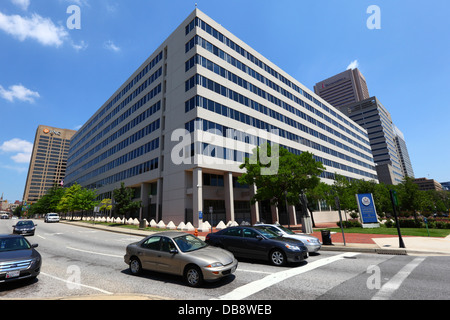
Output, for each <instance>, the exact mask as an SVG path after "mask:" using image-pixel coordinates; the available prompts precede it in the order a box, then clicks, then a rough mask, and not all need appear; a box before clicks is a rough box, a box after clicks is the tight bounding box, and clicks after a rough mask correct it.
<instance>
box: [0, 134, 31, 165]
mask: <svg viewBox="0 0 450 320" xmlns="http://www.w3.org/2000/svg"><path fill="white" fill-rule="evenodd" d="M0 151H1V152H3V153H14V155H13V156H11V159H12V160H13V161H14V162H16V163H29V162H30V159H31V153H32V152H33V144H32V143H31V142H29V141H26V140H22V139H18V138H15V139H12V140H9V141H5V142H3V144H2V145H1V146H0Z"/></svg>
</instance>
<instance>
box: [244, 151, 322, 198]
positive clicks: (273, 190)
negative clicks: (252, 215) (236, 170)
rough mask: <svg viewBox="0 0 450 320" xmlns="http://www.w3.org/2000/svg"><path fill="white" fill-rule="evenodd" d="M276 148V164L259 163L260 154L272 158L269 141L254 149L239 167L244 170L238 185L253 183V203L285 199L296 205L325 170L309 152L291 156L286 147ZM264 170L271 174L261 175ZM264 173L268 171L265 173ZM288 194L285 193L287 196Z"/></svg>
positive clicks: (312, 187)
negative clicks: (254, 191) (270, 170)
mask: <svg viewBox="0 0 450 320" xmlns="http://www.w3.org/2000/svg"><path fill="white" fill-rule="evenodd" d="M275 150H278V151H279V154H278V157H277V158H276V160H277V161H278V166H274V165H273V163H268V164H265V163H262V162H261V159H262V158H263V155H267V156H268V158H269V159H270V158H271V159H274V158H275V156H276V154H273V155H272V151H273V149H272V147H271V146H270V145H269V144H266V145H262V146H261V147H257V148H255V149H253V154H252V156H251V157H250V158H246V159H245V162H244V163H243V164H241V166H240V168H241V169H245V170H246V172H245V173H244V174H243V175H242V176H241V177H239V179H238V182H239V183H240V184H247V185H253V184H255V185H256V188H257V190H256V194H255V195H254V197H253V198H252V203H255V202H256V201H263V200H271V202H272V204H273V205H276V206H277V205H279V204H283V203H284V201H285V199H286V198H287V202H288V204H289V205H297V204H299V202H300V200H299V195H300V194H302V193H304V192H306V191H307V190H309V189H314V187H316V186H317V185H318V184H319V182H320V178H319V175H320V174H321V173H322V172H323V171H324V170H325V168H324V166H323V165H322V163H320V162H317V161H316V160H315V159H314V157H313V155H312V154H311V153H309V152H303V153H302V154H300V155H294V154H293V153H290V152H289V151H288V150H286V149H285V148H279V147H278V146H276V149H275ZM264 169H273V171H272V172H270V173H271V174H262V172H265V171H264ZM266 173H267V172H266ZM286 193H287V195H286Z"/></svg>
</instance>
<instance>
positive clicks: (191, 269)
mask: <svg viewBox="0 0 450 320" xmlns="http://www.w3.org/2000/svg"><path fill="white" fill-rule="evenodd" d="M184 279H185V280H186V282H187V284H188V285H189V286H190V287H194V288H198V287H199V286H200V285H201V284H202V283H203V274H202V271H201V270H200V269H199V267H197V266H188V267H187V268H186V270H185V272H184Z"/></svg>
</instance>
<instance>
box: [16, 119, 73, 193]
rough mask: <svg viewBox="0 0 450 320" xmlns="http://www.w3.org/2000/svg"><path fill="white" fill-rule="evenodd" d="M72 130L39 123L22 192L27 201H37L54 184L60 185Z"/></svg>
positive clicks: (64, 172) (65, 166)
mask: <svg viewBox="0 0 450 320" xmlns="http://www.w3.org/2000/svg"><path fill="white" fill-rule="evenodd" d="M75 133H76V131H74V130H68V129H59V128H54V127H49V126H43V125H40V126H39V127H38V129H37V131H36V137H35V139H34V146H33V153H32V155H31V161H30V166H29V169H28V176H27V181H26V185H25V191H24V194H23V200H24V201H27V202H35V201H38V200H39V199H40V198H41V197H42V196H44V195H45V194H46V193H47V191H48V190H49V189H50V188H52V187H53V186H54V185H55V184H57V185H61V184H62V183H63V180H64V176H65V174H66V168H67V155H68V153H69V148H70V139H71V138H72V137H73V135H74V134H75Z"/></svg>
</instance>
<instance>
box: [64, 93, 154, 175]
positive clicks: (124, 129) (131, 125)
mask: <svg viewBox="0 0 450 320" xmlns="http://www.w3.org/2000/svg"><path fill="white" fill-rule="evenodd" d="M140 105H141V104H140V103H137V104H135V105H134V106H133V107H132V108H130V109H128V110H127V112H125V113H124V114H122V115H121V116H120V117H119V118H117V119H115V120H114V121H113V122H112V123H111V124H110V125H109V126H107V127H105V128H104V129H103V131H102V132H101V135H100V134H99V136H98V138H97V137H96V139H100V138H101V137H102V136H103V135H104V134H106V133H107V132H109V131H110V130H111V129H112V128H114V127H115V126H117V125H118V124H119V123H121V122H122V121H124V120H125V119H126V118H127V117H129V116H130V115H131V114H132V113H133V112H135V111H137V110H138V109H139V108H140ZM160 109H161V101H158V102H156V103H155V104H154V105H152V106H151V107H149V108H148V109H147V110H145V111H144V112H142V113H141V114H140V115H138V116H137V117H136V118H134V119H133V120H131V121H130V122H128V123H127V124H125V125H124V126H123V127H122V128H121V129H119V131H120V132H123V133H125V132H128V131H129V130H130V129H132V128H134V127H135V126H137V125H138V124H140V123H141V122H142V121H144V120H146V119H148V118H149V117H151V116H152V115H154V114H155V113H156V112H158V111H159V110H160ZM128 144H129V141H127V139H125V140H124V141H122V142H120V143H118V144H117V145H116V146H114V147H112V148H111V149H109V150H108V151H106V152H104V154H108V156H109V155H112V154H113V153H115V152H117V151H119V150H121V149H123V148H124V147H126V146H127V145H128ZM103 147H105V146H104V145H102V144H99V145H97V146H96V147H95V148H93V149H91V150H90V151H89V152H87V153H86V154H84V155H83V156H82V157H80V158H78V159H77V160H76V161H75V162H73V163H72V164H70V165H71V168H75V167H76V166H77V165H78V164H80V163H82V162H83V161H85V160H86V159H88V158H90V157H91V156H92V155H94V154H96V153H97V152H98V151H99V150H101V149H102V148H103ZM101 157H102V156H100V158H101ZM100 158H99V160H98V161H97V162H99V161H101V160H103V159H104V158H102V159H100ZM94 160H95V159H93V160H91V162H92V161H94ZM85 165H86V164H85ZM81 170H83V169H82V168H81ZM76 171H80V168H78V169H77V170H76ZM76 171H73V172H71V173H70V174H69V175H68V177H69V178H71V177H72V176H73V177H74V176H76V174H77V172H76Z"/></svg>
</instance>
